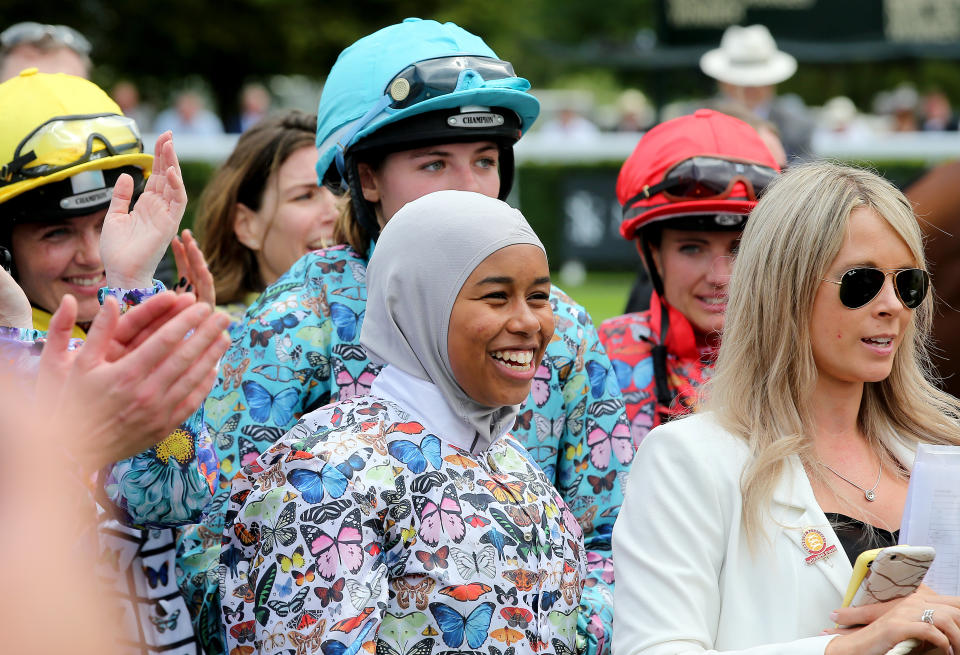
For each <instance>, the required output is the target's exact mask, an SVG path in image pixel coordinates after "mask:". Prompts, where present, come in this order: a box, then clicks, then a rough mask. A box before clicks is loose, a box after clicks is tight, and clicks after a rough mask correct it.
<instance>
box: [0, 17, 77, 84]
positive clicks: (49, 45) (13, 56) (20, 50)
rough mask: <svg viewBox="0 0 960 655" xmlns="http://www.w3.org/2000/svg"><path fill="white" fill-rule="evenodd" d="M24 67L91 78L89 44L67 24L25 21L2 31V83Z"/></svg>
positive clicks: (0, 66) (0, 62)
mask: <svg viewBox="0 0 960 655" xmlns="http://www.w3.org/2000/svg"><path fill="white" fill-rule="evenodd" d="M25 68H36V69H38V70H39V71H40V72H41V73H67V74H69V75H76V76H77V77H83V78H87V77H89V76H90V42H89V41H87V39H86V37H84V36H83V35H82V34H80V32H78V31H76V30H75V29H73V28H72V27H68V26H66V25H45V24H43V23H34V22H25V23H17V24H16V25H11V26H10V27H8V28H7V29H5V30H4V31H3V32H0V82H4V81H6V80H9V79H10V78H11V77H13V76H15V75H17V74H18V73H19V72H20V71H22V70H23V69H25Z"/></svg>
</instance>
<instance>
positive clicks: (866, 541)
mask: <svg viewBox="0 0 960 655" xmlns="http://www.w3.org/2000/svg"><path fill="white" fill-rule="evenodd" d="M826 515H827V520H828V521H830V525H832V526H833V531H834V532H836V533H837V539H839V540H840V546H841V547H842V548H843V551H844V552H845V553H846V554H847V559H849V560H850V564H851V565H853V564H854V563H855V562H856V561H857V557H858V556H859V555H860V553H862V552H863V551H865V550H872V549H874V548H886V547H887V546H896V545H897V542H898V541H899V540H900V531H899V530H897V531H895V532H890V531H889V530H884V529H883V528H878V527H876V526H873V525H870V524H868V523H864V522H863V521H858V520H857V519H855V518H852V517H850V516H847V515H845V514H837V513H835V512H827V513H826Z"/></svg>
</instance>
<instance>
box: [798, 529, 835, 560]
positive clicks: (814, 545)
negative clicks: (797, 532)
mask: <svg viewBox="0 0 960 655" xmlns="http://www.w3.org/2000/svg"><path fill="white" fill-rule="evenodd" d="M801 542H802V544H803V549H804V550H805V551H807V552H808V553H810V555H808V556H807V558H806V562H807V564H813V563H814V562H816V561H817V560H820V559H823V558H824V557H827V556H828V555H831V554H832V553H833V552H834V551H836V550H837V547H836V546H833V545H830V546H828V545H827V539H826V537H824V536H823V532H821V531H820V530H816V529H814V528H807V529H806V530H804V531H803V537H802V538H801Z"/></svg>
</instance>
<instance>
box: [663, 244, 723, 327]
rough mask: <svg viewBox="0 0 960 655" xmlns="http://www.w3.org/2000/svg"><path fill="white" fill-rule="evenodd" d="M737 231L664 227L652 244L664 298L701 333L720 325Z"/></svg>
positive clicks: (721, 324)
mask: <svg viewBox="0 0 960 655" xmlns="http://www.w3.org/2000/svg"><path fill="white" fill-rule="evenodd" d="M740 234H741V233H740V232H717V231H687V230H674V229H670V228H664V229H663V233H662V236H661V239H660V245H659V246H658V247H655V246H653V244H651V252H652V254H653V259H654V262H655V264H656V267H657V271H658V272H659V273H660V279H661V280H663V290H664V296H666V297H665V300H666V301H667V302H668V303H669V304H670V306H671V307H673V308H674V309H676V310H678V311H679V312H680V313H681V314H683V315H684V316H685V317H686V318H687V320H688V321H690V324H691V325H692V326H693V329H694V331H695V332H696V333H697V334H698V335H699V336H701V337H705V336H708V335H711V334H713V333H716V332H719V331H720V330H722V329H723V315H724V312H725V311H726V310H727V283H728V282H729V281H730V271H731V267H732V266H733V255H734V254H735V253H736V248H737V243H738V242H739V241H740Z"/></svg>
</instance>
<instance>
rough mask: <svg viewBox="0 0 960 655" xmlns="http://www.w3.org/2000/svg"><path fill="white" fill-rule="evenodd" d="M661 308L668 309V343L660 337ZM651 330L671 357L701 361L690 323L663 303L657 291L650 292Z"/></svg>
mask: <svg viewBox="0 0 960 655" xmlns="http://www.w3.org/2000/svg"><path fill="white" fill-rule="evenodd" d="M661 307H666V308H667V318H669V319H670V325H669V327H668V328H667V340H666V342H664V341H662V339H661V335H660V317H661ZM650 330H651V331H652V332H653V334H654V335H655V336H656V341H657V343H663V345H665V346H666V347H667V352H668V353H670V354H671V355H673V356H675V357H678V358H680V359H697V360H699V359H700V353H699V351H698V350H697V339H696V337H694V336H693V326H692V325H690V321H688V320H687V317H686V316H684V315H683V314H681V313H680V312H679V311H678V310H676V309H674V308H673V307H672V306H671V305H670V304H669V303H667V302H666V301H661V300H660V296H659V295H657V292H656V291H651V292H650Z"/></svg>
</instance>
